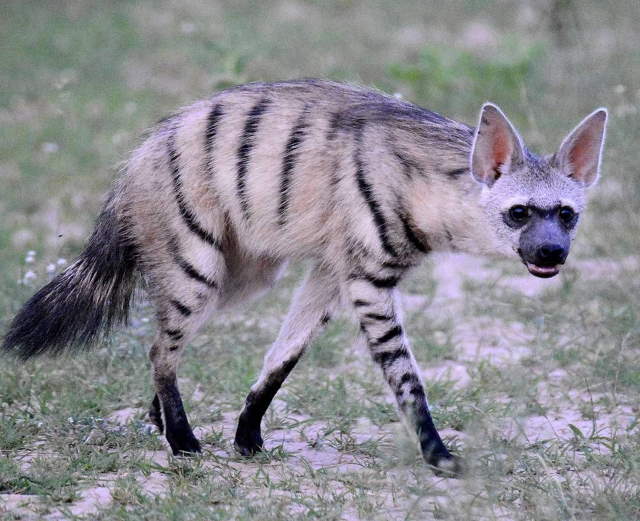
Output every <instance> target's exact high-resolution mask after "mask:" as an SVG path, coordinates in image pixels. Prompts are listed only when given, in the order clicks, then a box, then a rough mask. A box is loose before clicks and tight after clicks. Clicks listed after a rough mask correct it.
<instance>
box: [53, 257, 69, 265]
mask: <svg viewBox="0 0 640 521" xmlns="http://www.w3.org/2000/svg"><path fill="white" fill-rule="evenodd" d="M66 263H67V259H62V258H60V259H58V260H57V261H56V264H57V265H58V266H64V265H65V264H66Z"/></svg>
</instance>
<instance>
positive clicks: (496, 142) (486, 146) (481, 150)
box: [471, 103, 524, 186]
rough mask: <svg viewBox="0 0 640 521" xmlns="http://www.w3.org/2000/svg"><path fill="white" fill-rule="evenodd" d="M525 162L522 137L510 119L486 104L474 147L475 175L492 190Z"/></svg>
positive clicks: (472, 169)
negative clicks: (502, 178)
mask: <svg viewBox="0 0 640 521" xmlns="http://www.w3.org/2000/svg"><path fill="white" fill-rule="evenodd" d="M523 160H524V147H523V145H522V139H521V138H520V135H519V134H518V132H517V131H516V129H515V128H514V126H513V125H512V124H511V122H510V121H509V120H508V119H507V116H505V115H504V113H503V112H502V111H501V110H500V109H499V108H498V107H497V106H496V105H494V104H493V103H485V104H484V105H483V106H482V109H481V110H480V118H479V120H478V126H477V127H476V133H475V135H474V137H473V145H472V146H471V174H472V175H473V178H474V179H475V180H476V181H479V182H481V183H485V184H486V185H488V186H491V185H492V184H493V183H494V182H495V181H497V180H498V178H499V177H500V176H501V175H503V174H504V175H506V174H508V173H509V172H510V171H511V169H512V168H513V166H514V165H516V164H518V163H521V162H522V161H523Z"/></svg>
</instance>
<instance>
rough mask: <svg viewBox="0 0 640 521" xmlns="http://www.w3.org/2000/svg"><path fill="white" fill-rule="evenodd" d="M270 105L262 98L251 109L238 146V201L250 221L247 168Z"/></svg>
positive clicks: (267, 100)
mask: <svg viewBox="0 0 640 521" xmlns="http://www.w3.org/2000/svg"><path fill="white" fill-rule="evenodd" d="M268 105H269V99H267V98H262V99H261V100H260V101H259V102H258V103H256V104H255V105H254V106H253V107H252V108H251V110H250V111H249V114H248V116H247V120H246V121H245V124H244V129H243V131H242V136H241V137H240V145H239V146H238V163H237V168H238V180H237V192H238V200H239V201H240V208H241V209H242V213H243V214H244V216H245V218H246V219H248V218H249V216H250V214H249V201H248V200H247V194H246V182H247V181H246V177H247V168H248V166H249V159H250V156H251V151H252V150H253V147H254V145H255V141H254V137H255V134H256V132H257V130H258V124H259V123H260V118H261V117H262V115H263V113H264V112H265V110H266V109H267V106H268Z"/></svg>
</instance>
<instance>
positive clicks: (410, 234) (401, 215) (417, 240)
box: [396, 211, 431, 253]
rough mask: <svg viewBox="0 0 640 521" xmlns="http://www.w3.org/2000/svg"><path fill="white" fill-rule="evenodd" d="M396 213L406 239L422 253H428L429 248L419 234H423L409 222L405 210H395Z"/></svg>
mask: <svg viewBox="0 0 640 521" xmlns="http://www.w3.org/2000/svg"><path fill="white" fill-rule="evenodd" d="M396 214H397V215H398V219H400V222H401V223H402V229H403V230H404V234H405V237H406V238H407V241H409V243H410V244H411V245H412V246H413V247H414V248H415V249H416V250H418V251H420V252H422V253H429V251H431V248H430V247H429V245H428V244H427V243H426V240H423V239H422V238H421V237H419V236H420V235H423V234H422V232H420V231H419V230H417V229H416V228H415V226H414V225H413V223H412V222H411V220H410V218H409V217H408V214H407V213H406V212H405V211H396Z"/></svg>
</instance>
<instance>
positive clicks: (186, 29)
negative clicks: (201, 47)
mask: <svg viewBox="0 0 640 521" xmlns="http://www.w3.org/2000/svg"><path fill="white" fill-rule="evenodd" d="M180 30H181V31H182V33H183V34H192V33H194V32H195V30H196V26H195V24H192V23H191V22H182V23H181V24H180Z"/></svg>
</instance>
